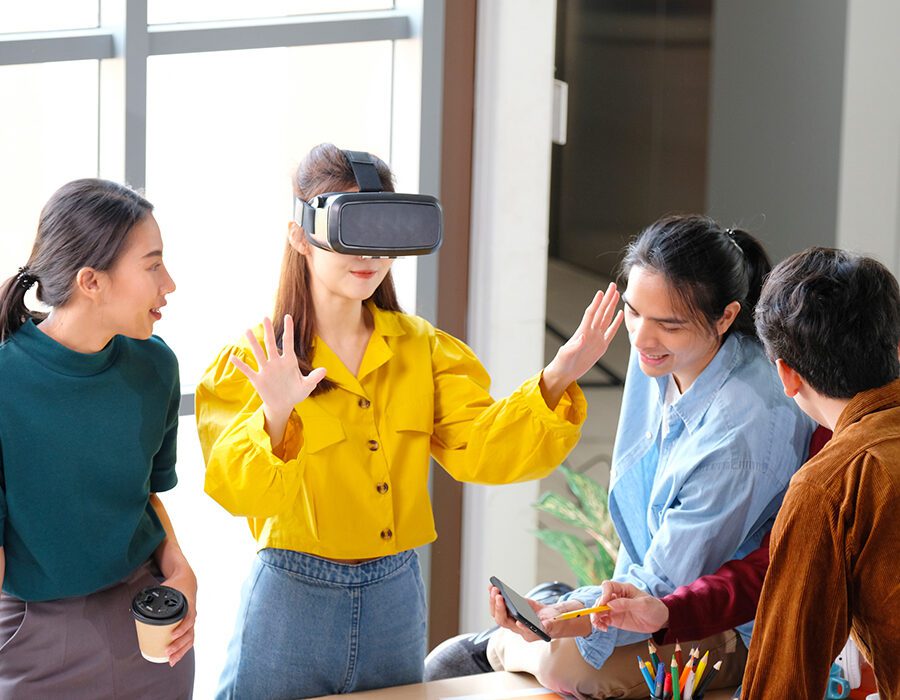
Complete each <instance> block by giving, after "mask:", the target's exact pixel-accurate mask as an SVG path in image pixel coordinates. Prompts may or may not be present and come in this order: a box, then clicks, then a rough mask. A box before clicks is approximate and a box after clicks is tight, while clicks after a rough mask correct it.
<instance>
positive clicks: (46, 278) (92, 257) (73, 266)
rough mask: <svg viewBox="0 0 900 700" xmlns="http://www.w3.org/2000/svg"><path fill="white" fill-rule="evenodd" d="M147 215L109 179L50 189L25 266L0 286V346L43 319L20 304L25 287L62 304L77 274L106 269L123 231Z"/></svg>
mask: <svg viewBox="0 0 900 700" xmlns="http://www.w3.org/2000/svg"><path fill="white" fill-rule="evenodd" d="M151 211H153V205H152V204H150V202H148V201H147V200H146V199H144V198H143V197H142V196H141V195H139V194H138V193H137V192H135V191H134V190H131V189H129V188H128V187H125V186H124V185H120V184H118V183H116V182H110V181H109V180H100V179H97V178H85V179H82V180H73V181H72V182H69V183H67V184H65V185H63V186H62V187H60V188H59V189H58V190H56V192H54V193H53V195H52V196H51V197H50V199H49V200H48V201H47V203H46V204H45V205H44V208H43V209H42V210H41V218H40V221H39V222H38V229H37V236H36V237H35V240H34V246H33V247H32V249H31V256H30V257H29V258H28V262H27V263H26V264H25V265H24V266H23V267H22V268H20V270H19V273H18V274H17V275H13V276H12V277H10V278H9V279H7V280H6V281H5V282H4V283H3V286H2V287H0V342H3V341H5V340H6V339H7V338H8V337H9V336H10V335H12V334H13V333H15V332H16V331H17V330H18V329H19V328H21V327H22V324H23V323H25V322H26V321H28V319H35V320H38V321H40V320H43V319H44V318H45V317H46V314H43V313H40V312H38V311H32V310H30V309H29V308H28V307H27V306H26V304H25V294H26V292H27V291H28V289H29V287H31V286H32V285H33V284H37V298H38V300H39V301H41V302H43V303H44V304H47V305H48V306H52V307H60V306H65V304H66V302H68V301H69V298H70V297H71V296H72V291H73V288H74V283H75V276H76V275H77V274H78V271H79V270H80V269H82V268H84V267H92V268H94V269H95V270H99V271H104V270H109V269H110V268H111V267H112V266H113V265H114V264H115V262H116V260H118V258H119V255H120V253H121V252H122V249H123V246H124V244H125V239H126V238H127V236H128V232H129V231H131V229H132V228H133V227H134V225H135V224H137V223H138V222H140V221H141V220H142V219H143V218H144V217H145V216H147V215H148V214H149V213H150V212H151Z"/></svg>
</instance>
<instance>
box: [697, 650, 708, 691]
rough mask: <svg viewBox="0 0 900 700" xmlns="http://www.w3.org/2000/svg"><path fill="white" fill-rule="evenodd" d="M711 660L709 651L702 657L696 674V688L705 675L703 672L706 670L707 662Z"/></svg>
mask: <svg viewBox="0 0 900 700" xmlns="http://www.w3.org/2000/svg"><path fill="white" fill-rule="evenodd" d="M707 661H709V652H708V651H707V652H706V653H705V654H704V655H703V658H702V659H700V663H699V664H697V672H696V673H695V674H694V687H695V688H696V687H697V686H698V685H699V684H700V678H701V677H702V676H703V672H704V671H705V670H706V662H707Z"/></svg>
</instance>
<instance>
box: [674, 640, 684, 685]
mask: <svg viewBox="0 0 900 700" xmlns="http://www.w3.org/2000/svg"><path fill="white" fill-rule="evenodd" d="M675 661H677V662H678V670H679V671H681V669H682V668H684V659H682V658H681V643H680V642H679V641H678V640H677V639H676V640H675ZM672 680H673V681H674V680H675V679H674V678H673V679H672ZM672 685H675V684H674V682H673V683H672ZM672 690H675V689H674V688H672Z"/></svg>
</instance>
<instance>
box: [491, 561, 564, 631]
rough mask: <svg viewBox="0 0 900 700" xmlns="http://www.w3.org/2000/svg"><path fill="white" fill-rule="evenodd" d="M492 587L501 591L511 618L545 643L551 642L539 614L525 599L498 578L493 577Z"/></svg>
mask: <svg viewBox="0 0 900 700" xmlns="http://www.w3.org/2000/svg"><path fill="white" fill-rule="evenodd" d="M491 585H493V586H496V587H497V588H498V589H499V591H500V595H502V596H503V601H504V602H505V603H506V609H507V610H508V611H509V614H510V616H511V617H513V618H515V619H516V620H518V621H519V622H521V623H522V624H523V625H525V626H526V627H527V628H528V629H530V630H531V631H532V632H534V633H535V634H536V635H537V636H538V637H540V638H541V639H543V640H544V641H545V642H549V641H550V635H549V634H547V632H546V631H545V630H544V626H543V625H542V624H541V621H540V619H539V618H538V616H537V613H536V612H535V611H534V610H532V608H531V606H530V605H529V604H528V601H527V600H526V599H525V598H523V597H522V596H521V595H519V594H518V593H516V592H515V591H514V590H513V589H512V588H510V587H509V586H507V585H506V584H505V583H503V581H501V580H500V579H498V578H497V577H496V576H491Z"/></svg>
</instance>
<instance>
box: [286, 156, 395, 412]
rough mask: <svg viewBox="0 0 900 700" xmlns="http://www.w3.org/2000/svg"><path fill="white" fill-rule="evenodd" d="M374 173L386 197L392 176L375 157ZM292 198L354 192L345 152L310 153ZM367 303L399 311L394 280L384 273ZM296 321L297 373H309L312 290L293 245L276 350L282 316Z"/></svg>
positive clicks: (321, 387) (326, 387) (326, 386)
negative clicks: (376, 174) (288, 316)
mask: <svg viewBox="0 0 900 700" xmlns="http://www.w3.org/2000/svg"><path fill="white" fill-rule="evenodd" d="M373 161H374V162H375V168H376V170H377V171H378V176H379V178H380V179H381V185H382V187H383V189H384V191H385V192H393V191H394V182H393V176H392V175H391V170H390V168H388V166H387V164H386V163H385V162H384V161H383V160H381V159H380V158H376V157H374V156H373ZM293 187H294V195H295V196H297V197H300V198H301V199H304V200H310V199H312V198H313V197H315V196H317V195H320V194H324V193H325V192H347V191H350V190H353V189H355V188H356V178H355V177H354V175H353V168H352V167H351V166H350V161H349V160H347V157H346V156H345V155H344V153H343V152H342V151H341V150H340V149H339V148H338V147H337V146H334V145H332V144H330V143H322V144H319V145H318V146H316V147H315V148H313V149H312V150H311V151H310V152H309V153H308V154H307V156H306V157H305V158H304V159H303V160H302V161H301V163H300V165H299V166H298V167H297V172H296V173H295V175H294V178H293ZM371 301H372V302H373V303H374V304H375V306H377V307H378V308H380V309H385V310H386V311H401V309H400V304H399V303H398V302H397V292H396V290H395V289H394V278H393V277H392V276H391V273H390V271H388V273H387V275H386V276H385V278H384V279H383V280H382V282H381V284H379V285H378V287H377V288H376V289H375V292H374V293H373V294H372V297H371ZM285 314H290V315H291V317H292V318H293V319H294V352H295V353H296V354H297V364H298V365H299V366H300V371H301V372H303V373H304V374H308V373H309V372H311V371H312V369H313V367H312V354H313V344H314V341H315V336H316V315H315V312H314V309H313V299H312V291H311V288H310V284H309V268H308V263H307V261H306V258H305V257H304V256H303V255H301V254H300V253H299V252H298V251H297V250H295V249H294V247H293V246H292V245H291V243H290V241H287V242H286V243H285V247H284V256H283V258H282V260H281V277H280V279H279V281H278V292H277V293H276V295H275V311H274V313H273V325H274V327H275V338H276V339H277V341H278V343H279V345H280V344H281V341H282V338H283V336H284V316H285ZM334 388H335V384H334V382H331V381H329V380H328V378H325V379H323V380H322V381H321V382H319V384H318V386H317V387H316V388H315V390H314V391H313V393H312V395H313V396H315V395H317V394H322V393H325V392H326V391H330V390H331V389H334Z"/></svg>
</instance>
